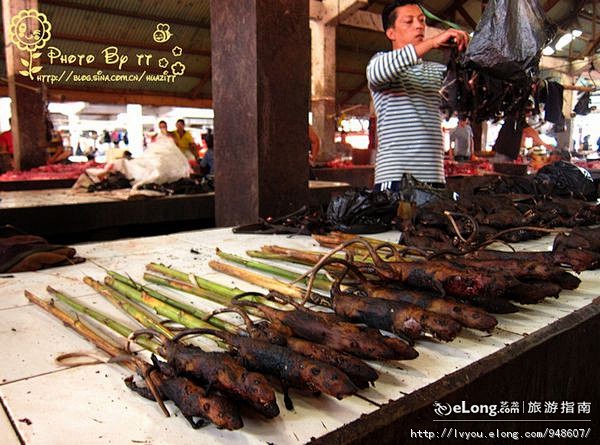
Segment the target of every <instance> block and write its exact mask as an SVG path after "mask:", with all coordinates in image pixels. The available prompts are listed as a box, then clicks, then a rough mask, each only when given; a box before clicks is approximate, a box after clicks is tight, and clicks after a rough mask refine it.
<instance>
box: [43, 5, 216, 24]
mask: <svg viewBox="0 0 600 445" xmlns="http://www.w3.org/2000/svg"><path fill="white" fill-rule="evenodd" d="M40 3H41V4H45V5H52V6H59V7H62V8H69V9H78V10H81V11H86V12H90V11H91V12H97V13H100V14H109V15H118V16H121V17H131V18H134V19H141V20H149V21H153V22H158V23H165V22H168V23H169V24H171V25H181V26H192V27H194V28H205V29H210V28H209V27H207V26H202V25H201V24H200V23H198V22H197V21H195V20H186V19H182V18H174V17H173V18H171V17H168V18H167V17H162V16H158V15H153V14H145V13H144V12H142V11H135V12H134V11H124V10H122V9H117V8H108V7H106V6H94V5H91V4H88V3H85V4H84V3H79V2H76V1H70V0H40Z"/></svg>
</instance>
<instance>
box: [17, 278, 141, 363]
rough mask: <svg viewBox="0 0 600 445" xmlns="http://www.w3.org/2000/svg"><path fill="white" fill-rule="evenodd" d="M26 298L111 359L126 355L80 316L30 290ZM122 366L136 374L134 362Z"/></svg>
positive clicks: (26, 293) (26, 292)
mask: <svg viewBox="0 0 600 445" xmlns="http://www.w3.org/2000/svg"><path fill="white" fill-rule="evenodd" d="M25 297H26V298H27V299H28V300H29V301H31V302H32V303H33V304H35V305H37V306H39V307H40V308H42V309H43V310H45V311H46V312H48V313H50V314H52V315H54V316H55V317H56V318H58V319H59V320H60V321H62V322H63V323H64V324H65V325H66V326H67V327H69V328H71V329H72V330H74V331H75V332H77V333H78V334H79V335H81V336H82V337H84V338H85V339H86V340H88V341H89V342H90V343H92V344H93V345H95V346H96V347H98V348H99V349H101V350H103V351H104V352H106V353H107V354H108V355H109V356H111V357H118V356H120V355H123V354H126V352H125V350H124V349H123V348H121V347H120V346H117V345H115V344H114V343H113V342H112V341H109V340H108V339H107V338H104V337H102V336H100V335H99V334H98V333H97V332H96V331H94V330H92V328H91V327H90V326H88V325H87V323H85V322H84V321H83V320H82V319H81V318H79V316H77V315H71V314H69V313H67V312H65V311H63V310H62V309H59V308H58V307H56V305H54V302H52V301H50V302H47V301H44V300H42V299H41V298H39V297H37V296H35V295H34V294H33V293H31V292H29V291H28V290H26V291H25ZM119 364H120V365H122V366H124V367H126V368H128V369H129V370H131V371H133V372H136V370H137V368H136V366H135V365H134V364H133V363H132V362H119Z"/></svg>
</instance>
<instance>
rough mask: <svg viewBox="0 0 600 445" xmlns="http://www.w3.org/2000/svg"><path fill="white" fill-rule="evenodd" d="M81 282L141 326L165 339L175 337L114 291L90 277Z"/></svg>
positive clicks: (154, 317) (156, 320) (148, 314)
mask: <svg viewBox="0 0 600 445" xmlns="http://www.w3.org/2000/svg"><path fill="white" fill-rule="evenodd" d="M83 282H84V283H85V284H87V285H88V286H90V287H91V288H92V289H94V290H95V291H96V292H98V293H99V294H100V295H102V296H103V297H104V298H106V299H107V300H108V301H109V302H111V303H112V304H113V305H114V306H116V307H117V308H119V309H122V310H123V311H124V312H125V313H127V314H128V315H129V316H131V317H132V318H133V319H134V320H136V321H138V322H139V323H140V324H141V325H142V326H144V327H146V328H150V329H153V330H155V331H156V332H159V333H161V334H163V335H164V336H165V337H167V338H173V337H175V335H174V334H173V333H172V332H171V331H170V330H169V329H167V328H165V327H164V325H162V324H161V322H160V319H158V318H157V317H156V316H154V314H150V313H149V312H148V311H147V310H146V309H144V308H141V307H139V306H138V305H136V304H133V303H132V302H131V301H130V300H127V299H126V298H125V297H123V296H122V295H120V294H118V293H117V292H115V290H114V289H111V288H109V287H107V286H105V285H103V284H102V283H101V282H99V281H96V280H94V279H93V278H91V277H85V278H84V279H83Z"/></svg>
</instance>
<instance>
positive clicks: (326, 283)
mask: <svg viewBox="0 0 600 445" xmlns="http://www.w3.org/2000/svg"><path fill="white" fill-rule="evenodd" d="M217 255H218V256H219V257H221V258H223V259H226V260H229V261H232V262H234V263H238V264H243V265H244V266H246V267H248V268H250V269H255V270H260V271H262V272H267V273H270V274H271V275H276V276H278V277H282V278H286V279H288V280H292V281H293V280H296V279H298V278H299V277H301V276H302V274H301V273H299V272H295V271H292V270H289V269H284V268H282V267H278V266H272V265H270V264H266V263H262V262H260V261H249V260H247V259H245V258H242V257H240V256H237V255H232V254H229V253H225V252H223V251H221V250H220V249H217ZM308 280H309V278H303V279H302V280H301V281H299V282H300V283H303V284H307V283H308ZM313 287H314V288H316V289H320V290H325V291H329V290H331V281H330V280H328V279H327V278H326V276H325V274H322V273H319V274H317V276H316V277H315V280H314V282H313Z"/></svg>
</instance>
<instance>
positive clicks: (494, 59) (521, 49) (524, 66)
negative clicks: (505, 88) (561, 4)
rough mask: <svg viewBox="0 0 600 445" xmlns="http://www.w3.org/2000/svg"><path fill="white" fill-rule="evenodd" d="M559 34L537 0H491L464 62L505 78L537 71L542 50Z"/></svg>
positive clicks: (518, 77) (513, 77)
mask: <svg viewBox="0 0 600 445" xmlns="http://www.w3.org/2000/svg"><path fill="white" fill-rule="evenodd" d="M555 33H556V26H555V25H553V24H551V23H550V22H549V21H548V19H547V18H546V15H545V14H544V10H543V9H542V7H541V5H540V3H539V1H538V0H518V1H515V0H490V1H489V2H488V4H487V6H486V8H485V11H484V12H483V16H482V17H481V20H480V22H479V24H478V25H477V28H476V29H475V34H474V36H473V39H472V40H471V42H470V43H469V46H468V47H467V51H466V53H465V62H471V63H472V64H474V65H475V66H477V67H479V68H481V69H484V70H486V71H488V72H490V73H491V74H492V75H493V76H495V77H497V78H500V79H504V80H513V81H514V80H519V79H523V78H524V77H528V76H531V75H532V74H537V72H538V66H539V61H540V57H541V55H542V49H543V48H544V47H545V46H546V45H547V44H548V43H549V42H550V40H551V39H552V37H554V34H555Z"/></svg>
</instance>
